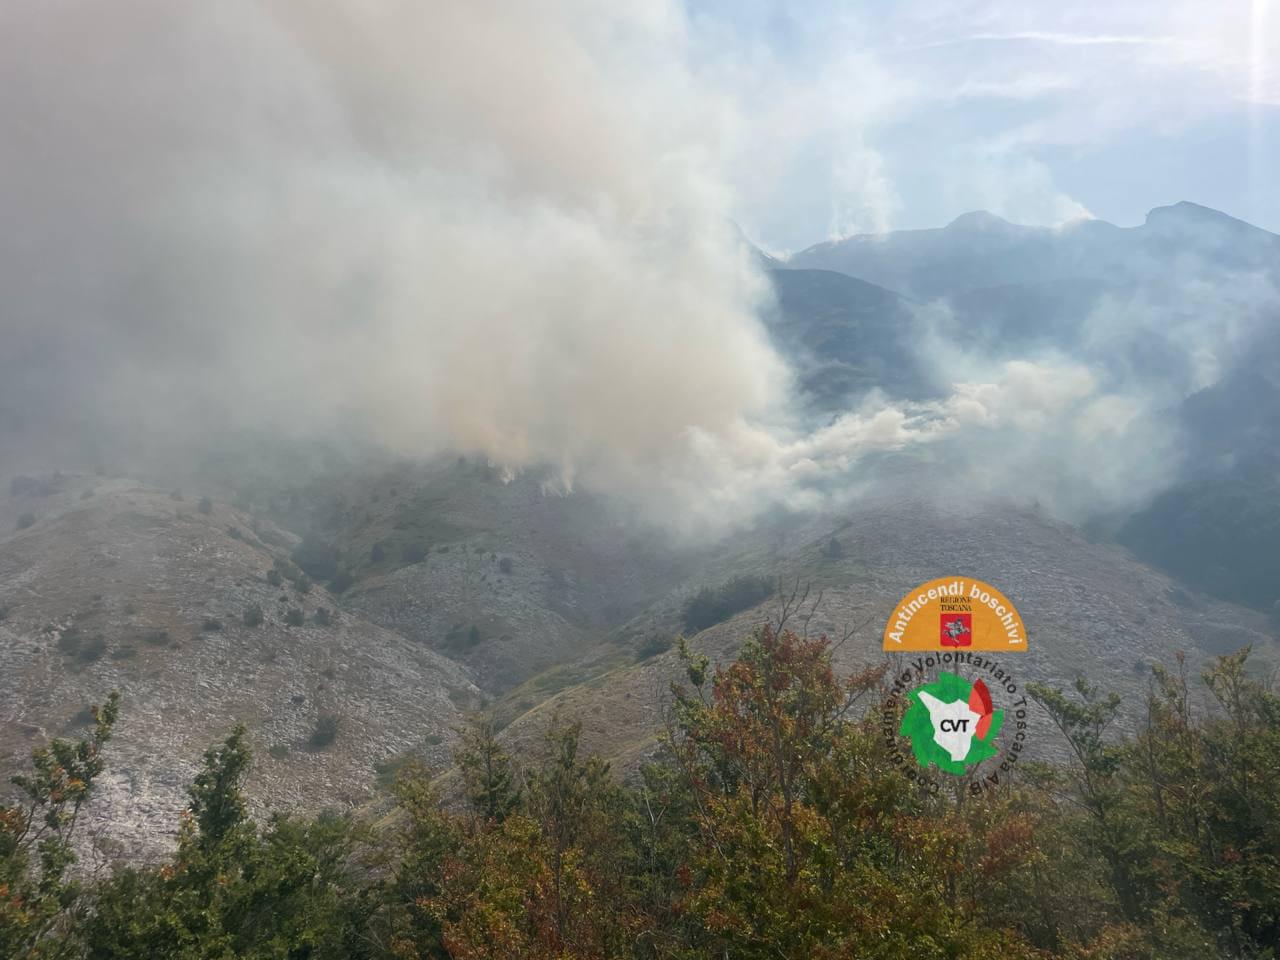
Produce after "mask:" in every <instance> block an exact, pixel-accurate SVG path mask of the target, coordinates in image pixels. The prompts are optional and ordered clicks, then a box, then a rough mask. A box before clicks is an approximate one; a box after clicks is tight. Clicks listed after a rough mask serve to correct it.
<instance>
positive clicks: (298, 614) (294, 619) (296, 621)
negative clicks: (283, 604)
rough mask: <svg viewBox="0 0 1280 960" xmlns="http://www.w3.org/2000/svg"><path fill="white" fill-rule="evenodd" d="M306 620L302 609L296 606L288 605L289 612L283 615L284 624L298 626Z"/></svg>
mask: <svg viewBox="0 0 1280 960" xmlns="http://www.w3.org/2000/svg"><path fill="white" fill-rule="evenodd" d="M305 621H306V617H304V616H303V615H302V611H301V610H299V609H298V608H297V607H290V608H289V612H288V613H286V614H285V615H284V622H285V625H286V626H290V627H300V626H302V624H303V623H304V622H305Z"/></svg>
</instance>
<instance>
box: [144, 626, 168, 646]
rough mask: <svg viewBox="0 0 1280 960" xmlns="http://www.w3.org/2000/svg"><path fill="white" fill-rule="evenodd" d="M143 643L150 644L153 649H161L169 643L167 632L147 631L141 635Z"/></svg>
mask: <svg viewBox="0 0 1280 960" xmlns="http://www.w3.org/2000/svg"><path fill="white" fill-rule="evenodd" d="M142 640H143V642H145V643H149V644H151V645H152V646H153V647H163V646H164V645H165V644H167V643H168V642H169V631H168V630H148V631H147V632H146V633H144V634H143V635H142Z"/></svg>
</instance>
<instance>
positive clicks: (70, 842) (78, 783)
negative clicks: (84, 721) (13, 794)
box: [0, 693, 120, 958]
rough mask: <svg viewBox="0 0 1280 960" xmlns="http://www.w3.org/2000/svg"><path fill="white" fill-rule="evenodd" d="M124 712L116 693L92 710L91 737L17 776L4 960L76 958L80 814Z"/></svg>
mask: <svg viewBox="0 0 1280 960" xmlns="http://www.w3.org/2000/svg"><path fill="white" fill-rule="evenodd" d="M119 708H120V696H119V694H117V693H112V694H111V695H110V696H109V697H108V698H107V700H106V703H104V704H102V706H100V707H96V706H95V707H92V708H90V713H91V717H92V721H93V732H92V733H91V734H90V735H89V737H88V738H86V739H83V740H79V741H69V740H57V739H55V740H53V741H52V742H50V743H49V745H48V746H46V747H43V748H41V749H39V750H36V751H35V752H34V753H33V754H32V756H31V760H32V766H33V767H34V771H33V772H32V774H31V775H29V776H15V777H14V778H13V780H12V782H13V785H14V786H15V787H17V789H18V793H19V800H18V802H17V803H15V804H14V805H13V806H0V956H4V957H30V958H53V957H71V956H76V955H77V953H78V945H79V933H80V928H79V926H78V923H79V921H80V919H81V913H82V907H83V893H84V890H83V887H82V884H81V882H80V881H79V880H77V879H76V878H75V876H74V874H73V868H74V866H75V863H76V854H75V846H74V842H75V837H76V828H77V826H78V825H79V823H80V814H81V811H82V810H83V808H84V805H85V803H86V802H87V801H88V799H89V797H90V796H91V795H92V792H93V788H94V784H95V781H96V780H97V778H98V777H99V776H100V775H101V773H102V771H103V769H104V766H105V765H104V762H103V758H102V750H103V748H104V747H105V746H106V743H107V741H108V740H110V739H111V734H112V730H113V728H114V727H115V723H116V717H117V716H118V713H119Z"/></svg>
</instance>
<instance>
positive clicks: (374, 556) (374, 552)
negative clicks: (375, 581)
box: [369, 543, 387, 563]
mask: <svg viewBox="0 0 1280 960" xmlns="http://www.w3.org/2000/svg"><path fill="white" fill-rule="evenodd" d="M385 559H387V550H386V548H385V547H384V546H383V545H382V544H381V543H375V544H374V545H373V549H371V550H370V551H369V562H370V563H381V562H382V561H383V560H385Z"/></svg>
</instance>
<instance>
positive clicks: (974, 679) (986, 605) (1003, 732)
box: [881, 577, 1028, 793]
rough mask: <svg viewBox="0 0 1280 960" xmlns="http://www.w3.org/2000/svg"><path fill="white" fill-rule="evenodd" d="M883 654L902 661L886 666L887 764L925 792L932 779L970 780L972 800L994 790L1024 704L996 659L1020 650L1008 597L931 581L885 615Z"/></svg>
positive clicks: (1023, 646)
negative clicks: (889, 675) (888, 676)
mask: <svg viewBox="0 0 1280 960" xmlns="http://www.w3.org/2000/svg"><path fill="white" fill-rule="evenodd" d="M884 649H885V650H886V651H888V652H892V653H905V654H909V655H908V656H907V657H906V658H905V659H898V660H895V661H894V662H895V664H896V665H895V666H894V672H893V683H892V686H891V689H890V692H889V696H888V699H887V700H886V701H885V703H884V706H883V712H882V719H881V725H882V729H883V734H884V739H885V743H886V746H887V747H888V751H889V756H890V757H891V758H892V759H893V761H894V762H895V763H896V764H898V765H899V766H900V767H901V768H902V770H903V771H904V772H905V773H906V774H907V775H908V776H909V777H910V778H911V779H912V780H914V781H916V782H918V783H919V784H921V785H922V786H924V787H927V788H929V789H932V790H938V789H939V788H940V785H941V784H940V781H939V779H938V778H937V777H936V776H934V774H935V772H936V773H943V774H948V775H950V776H953V777H967V778H969V783H968V789H969V790H970V791H971V792H973V793H980V792H982V791H983V790H984V789H990V788H992V787H995V786H996V785H997V784H999V783H1000V782H1001V780H1002V779H1003V778H1004V777H1005V776H1006V775H1007V774H1009V773H1010V772H1011V771H1012V770H1013V768H1014V764H1016V763H1017V761H1018V759H1019V757H1020V756H1021V754H1022V751H1023V750H1024V749H1025V747H1026V738H1027V708H1028V701H1027V697H1026V696H1025V695H1024V694H1023V693H1022V692H1021V691H1020V690H1019V689H1018V684H1017V683H1016V682H1015V681H1014V679H1013V675H1012V673H1011V672H1010V671H1009V669H1008V667H1007V666H1006V665H1005V664H1004V663H1003V662H1002V656H997V654H999V655H1004V654H1009V653H1025V652H1026V650H1027V632H1026V628H1025V627H1024V625H1023V622H1022V617H1021V616H1020V615H1019V614H1018V611H1017V609H1016V608H1015V607H1014V606H1013V604H1012V603H1011V602H1010V601H1009V599H1008V597H1006V596H1005V595H1004V594H1003V593H1001V592H1000V591H999V590H997V589H995V588H994V587H992V586H991V585H990V584H988V583H984V582H982V581H981V580H974V579H973V578H971V577H942V578H940V579H937V580H930V581H929V582H928V583H924V584H921V585H920V586H919V587H917V588H916V589H915V590H912V591H911V592H910V593H908V594H907V595H906V596H905V597H903V598H902V600H901V601H900V602H899V603H898V604H897V606H895V607H894V610H893V612H892V613H891V614H890V616H889V622H888V624H887V625H886V626H885V632H884ZM903 668H905V669H903ZM904 738H905V740H906V743H905V744H904V743H903V739H904ZM912 761H914V762H912ZM945 779H946V777H943V778H942V780H945Z"/></svg>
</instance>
